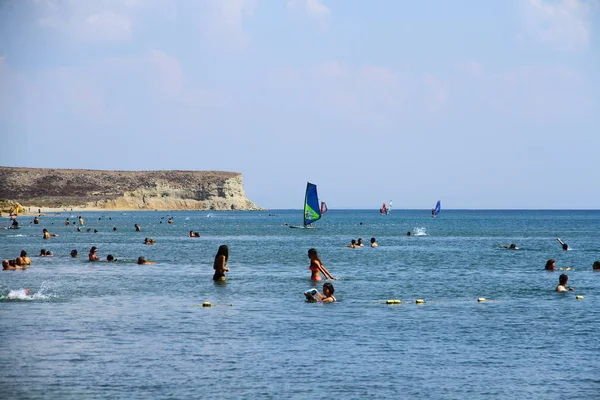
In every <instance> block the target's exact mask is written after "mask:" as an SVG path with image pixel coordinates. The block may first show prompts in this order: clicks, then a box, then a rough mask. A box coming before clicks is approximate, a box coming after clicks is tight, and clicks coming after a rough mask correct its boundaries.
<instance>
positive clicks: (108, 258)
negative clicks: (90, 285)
mask: <svg viewBox="0 0 600 400" xmlns="http://www.w3.org/2000/svg"><path fill="white" fill-rule="evenodd" d="M106 261H109V262H110V261H115V257H113V255H112V254H109V255H107V256H106Z"/></svg>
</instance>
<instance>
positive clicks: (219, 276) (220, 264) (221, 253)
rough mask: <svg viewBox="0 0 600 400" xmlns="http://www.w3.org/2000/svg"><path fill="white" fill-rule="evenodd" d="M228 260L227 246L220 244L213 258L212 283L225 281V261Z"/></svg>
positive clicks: (226, 269) (227, 269)
mask: <svg viewBox="0 0 600 400" xmlns="http://www.w3.org/2000/svg"><path fill="white" fill-rule="evenodd" d="M228 258H229V248H228V247H227V245H225V244H222V245H221V246H219V250H218V251H217V255H216V256H215V262H214V264H213V268H214V270H215V274H214V275H213V281H224V280H225V272H227V271H229V268H227V259H228Z"/></svg>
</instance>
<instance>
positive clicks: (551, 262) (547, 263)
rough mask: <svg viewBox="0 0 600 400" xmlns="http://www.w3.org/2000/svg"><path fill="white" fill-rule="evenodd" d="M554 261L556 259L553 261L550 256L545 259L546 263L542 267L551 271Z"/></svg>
mask: <svg viewBox="0 0 600 400" xmlns="http://www.w3.org/2000/svg"><path fill="white" fill-rule="evenodd" d="M555 262H556V261H554V259H553V258H550V259H549V260H548V261H546V265H545V266H544V269H545V270H547V271H553V270H554V263H555Z"/></svg>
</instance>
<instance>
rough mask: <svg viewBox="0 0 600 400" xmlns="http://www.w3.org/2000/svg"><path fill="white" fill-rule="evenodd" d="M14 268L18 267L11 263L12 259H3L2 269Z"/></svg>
mask: <svg viewBox="0 0 600 400" xmlns="http://www.w3.org/2000/svg"><path fill="white" fill-rule="evenodd" d="M12 269H17V267H15V266H12V265H10V260H2V270H3V271H9V270H12Z"/></svg>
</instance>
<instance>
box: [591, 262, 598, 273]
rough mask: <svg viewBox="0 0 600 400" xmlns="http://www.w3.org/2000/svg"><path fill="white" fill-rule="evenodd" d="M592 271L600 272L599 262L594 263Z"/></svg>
mask: <svg viewBox="0 0 600 400" xmlns="http://www.w3.org/2000/svg"><path fill="white" fill-rule="evenodd" d="M592 269H593V270H594V271H600V261H594V264H593V265H592Z"/></svg>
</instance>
